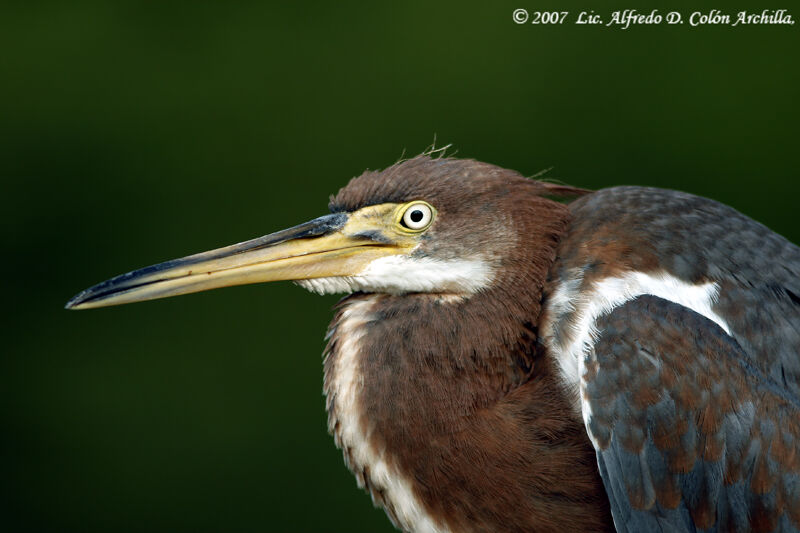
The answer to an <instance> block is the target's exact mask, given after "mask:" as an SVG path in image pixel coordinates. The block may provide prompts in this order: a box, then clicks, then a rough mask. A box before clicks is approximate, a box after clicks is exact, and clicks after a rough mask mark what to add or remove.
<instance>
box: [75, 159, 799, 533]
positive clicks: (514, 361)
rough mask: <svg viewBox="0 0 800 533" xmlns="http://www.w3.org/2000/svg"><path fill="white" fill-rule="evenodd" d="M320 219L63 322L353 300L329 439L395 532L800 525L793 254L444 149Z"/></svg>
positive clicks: (340, 328)
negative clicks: (125, 307) (144, 310)
mask: <svg viewBox="0 0 800 533" xmlns="http://www.w3.org/2000/svg"><path fill="white" fill-rule="evenodd" d="M329 208H330V213H329V214H325V215H323V216H320V217H319V218H316V219H314V220H311V221H309V222H305V223H303V224H300V225H297V226H294V227H291V228H289V229H285V230H282V231H278V232H277V233H272V234H269V235H266V236H263V237H259V238H256V239H253V240H249V241H245V242H241V243H239V244H234V245H232V246H228V247H224V248H219V249H215V250H211V251H208V252H204V253H200V254H196V255H191V256H188V257H184V258H181V259H176V260H172V261H167V262H165V263H161V264H158V265H154V266H150V267H146V268H142V269H140V270H135V271H133V272H129V273H127V274H123V275H120V276H117V277H114V278H111V279H109V280H108V281H105V282H103V283H100V284H98V285H95V286H93V287H91V288H89V289H87V290H85V291H83V292H81V293H79V294H78V295H76V296H75V297H74V298H73V299H72V300H70V301H69V303H68V304H67V308H69V309H89V308H96V307H103V306H110V305H117V304H125V303H130V302H138V301H143V300H150V299H155V298H164V297H168V296H175V295H179V294H185V293H191V292H197V291H204V290H207V289H214V288H218V287H225V286H231V285H240V284H248V283H257V282H268V281H279V280H290V281H293V282H295V283H297V284H298V285H300V286H301V287H304V288H306V289H309V290H311V291H314V292H317V293H322V294H327V293H344V294H345V296H344V297H343V299H342V300H341V301H340V302H339V303H338V304H337V307H336V309H335V316H334V318H333V321H332V322H331V324H330V327H329V331H328V344H327V347H326V349H325V354H324V385H323V389H324V393H325V396H326V409H327V414H328V427H329V430H330V432H331V434H332V435H333V437H334V440H335V443H336V445H337V446H338V447H339V448H340V449H341V450H342V452H343V455H344V461H345V463H346V465H347V467H348V468H349V469H350V470H351V471H352V473H353V474H354V475H355V477H356V480H357V482H358V485H359V486H361V487H362V488H364V489H366V491H367V492H368V493H369V494H370V495H371V497H372V500H373V502H374V503H375V505H377V506H380V507H382V508H383V509H384V510H385V512H386V513H387V515H388V517H389V518H390V519H391V521H392V522H393V524H394V525H395V526H396V527H397V528H398V529H401V530H404V531H413V532H447V531H453V532H455V531H459V532H461V531H464V532H470V531H475V532H478V531H520V532H521V531H613V530H616V531H651V530H659V531H698V530H703V531H798V530H800V444H799V443H800V427H799V426H800V416H798V415H800V400H799V398H800V357H798V353H799V352H800V313H799V312H798V306H799V305H800V249H798V247H797V246H795V245H794V244H792V243H791V242H789V241H788V240H787V239H785V238H784V237H782V236H780V235H778V234H776V233H774V232H772V231H771V230H769V229H768V228H766V227H765V226H763V225H761V224H759V223H757V222H755V221H753V220H751V219H749V218H748V217H746V216H744V215H743V214H740V213H739V212H737V211H736V210H734V209H733V208H731V207H728V206H725V205H723V204H721V203H718V202H716V201H714V200H711V199H705V198H701V197H698V196H694V195H691V194H687V193H683V192H677V191H670V190H663V189H656V188H647V187H635V186H624V187H612V188H608V189H601V190H598V191H594V192H592V191H588V190H584V189H580V188H576V187H571V186H568V185H561V184H555V183H549V182H545V181H540V180H537V179H532V178H526V177H524V176H522V175H521V174H519V173H517V172H515V171H513V170H508V169H504V168H501V167H498V166H495V165H492V164H488V163H482V162H479V161H476V160H472V159H457V158H453V157H447V156H440V157H433V156H432V155H431V154H427V155H425V154H424V155H421V156H417V157H414V158H410V159H407V160H402V161H400V162H398V163H396V164H394V165H392V166H389V167H387V168H386V169H384V170H382V171H366V172H364V173H363V174H361V175H360V176H357V177H355V178H353V179H352V180H350V182H349V183H348V184H347V185H346V186H345V187H343V188H342V189H341V190H340V191H339V192H338V194H336V195H335V196H332V197H331V201H330V204H329Z"/></svg>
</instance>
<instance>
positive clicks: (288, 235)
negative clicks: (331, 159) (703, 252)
mask: <svg viewBox="0 0 800 533" xmlns="http://www.w3.org/2000/svg"><path fill="white" fill-rule="evenodd" d="M376 215H378V217H379V218H382V217H381V216H380V214H377V213H372V214H371V216H367V217H365V216H364V215H362V216H354V215H348V214H346V213H336V214H332V215H326V216H322V217H319V218H316V219H314V220H311V221H309V222H306V223H304V224H300V225H299V226H295V227H293V228H289V229H285V230H283V231H279V232H277V233H272V234H270V235H265V236H263V237H259V238H257V239H253V240H250V241H246V242H242V243H239V244H234V245H232V246H227V247H224V248H218V249H216V250H211V251H208V252H203V253H200V254H195V255H190V256H188V257H184V258H181V259H175V260H172V261H167V262H165V263H160V264H157V265H153V266H149V267H145V268H142V269H139V270H134V271H133V272H128V273H127V274H122V275H121V276H117V277H114V278H111V279H109V280H108V281H104V282H103V283H100V284H98V285H95V286H94V287H90V288H89V289H86V290H85V291H83V292H81V293H79V294H77V295H76V296H75V297H74V298H72V299H71V300H70V301H69V302H67V305H66V308H67V309H91V308H94V307H105V306H110V305H119V304H125V303H131V302H140V301H144V300H153V299H156V298H166V297H168V296H176V295H179V294H188V293H192V292H199V291H205V290H208V289H215V288H219V287H228V286H232V285H244V284H248V283H258V282H264V281H279V280H302V279H312V278H321V277H331V276H350V275H355V274H357V273H358V272H360V271H361V270H362V269H363V268H364V267H365V266H366V264H368V263H369V262H371V261H372V260H374V259H377V258H379V257H384V256H386V255H394V254H398V253H402V252H403V251H405V250H406V249H407V248H405V247H403V246H395V245H392V244H390V243H387V242H386V241H385V240H383V239H381V240H374V235H375V234H376V233H375V232H374V231H372V232H370V231H364V229H365V228H364V225H365V224H364V223H365V219H366V220H367V221H368V222H371V224H369V225H370V226H373V227H374V222H375V216H376Z"/></svg>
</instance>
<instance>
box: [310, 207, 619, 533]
mask: <svg viewBox="0 0 800 533" xmlns="http://www.w3.org/2000/svg"><path fill="white" fill-rule="evenodd" d="M542 202H546V201H544V200H542ZM539 205H540V206H542V205H543V206H545V207H547V209H548V210H549V211H548V213H546V214H547V215H549V216H548V217H544V218H542V217H541V215H542V213H541V209H540V211H539V212H538V213H537V215H539V217H538V218H537V219H535V220H537V224H536V226H535V227H532V228H524V227H523V228H522V229H523V230H529V231H531V233H527V235H537V236H538V237H537V238H525V239H520V241H521V242H524V243H526V245H525V246H520V247H518V248H516V249H515V250H514V251H513V253H510V254H509V255H508V256H507V257H506V258H505V260H504V262H503V263H502V264H501V265H500V268H499V269H498V272H499V274H498V276H497V277H496V279H495V282H494V283H493V285H492V286H491V287H490V288H489V289H488V290H486V291H482V292H479V293H477V294H473V295H472V296H470V297H468V298H464V299H455V298H447V297H442V296H440V295H436V294H409V295H403V296H393V295H386V294H382V295H376V294H358V295H353V296H350V297H348V298H345V299H344V300H343V301H342V303H341V305H340V308H339V311H338V313H337V315H336V317H335V319H334V321H333V323H332V327H331V339H330V343H329V346H328V350H327V355H326V361H325V393H326V396H327V399H328V412H329V424H330V429H331V432H332V433H333V434H334V436H335V439H336V442H337V445H339V446H340V447H341V448H342V449H343V451H344V454H345V460H346V462H347V464H348V466H349V467H350V469H351V470H353V472H354V473H355V475H356V478H357V479H358V481H359V484H360V485H361V486H364V487H366V488H367V489H368V490H369V491H370V493H371V494H372V497H373V500H374V501H375V502H376V504H379V505H381V506H383V507H384V508H385V509H386V510H387V513H388V514H389V516H390V517H391V518H392V520H393V521H394V523H395V524H396V525H397V526H398V527H400V528H401V529H404V530H413V531H432V532H435V531H471V530H505V531H514V530H530V529H536V530H557V529H561V530H563V529H565V528H570V529H579V530H601V529H605V528H606V527H608V525H609V524H610V517H609V514H608V507H607V503H606V500H605V493H604V492H603V489H602V484H601V482H600V479H599V476H598V475H597V467H596V462H595V458H594V453H593V450H592V448H591V446H590V444H589V442H588V439H587V437H586V434H585V431H584V429H583V426H582V424H581V421H580V419H579V418H576V417H575V415H574V413H573V412H572V410H571V409H570V407H569V404H568V401H567V399H566V398H567V396H566V394H565V392H564V391H563V390H562V387H561V384H560V382H559V378H558V377H557V373H556V372H555V371H554V369H553V368H552V366H551V363H550V361H549V360H548V358H547V356H546V354H543V353H541V350H540V349H538V348H537V343H536V339H537V328H536V324H537V321H538V317H539V313H540V304H541V297H542V285H543V283H544V281H545V279H546V272H547V269H548V268H549V267H550V265H551V264H552V262H553V261H554V259H555V248H556V246H557V243H558V239H559V236H560V234H561V232H563V230H564V227H565V225H566V222H567V211H566V209H565V208H564V207H563V206H560V205H559V204H555V203H552V202H547V203H541V204H539ZM526 220H527V219H526ZM543 220H544V221H543ZM534 231H535V233H534Z"/></svg>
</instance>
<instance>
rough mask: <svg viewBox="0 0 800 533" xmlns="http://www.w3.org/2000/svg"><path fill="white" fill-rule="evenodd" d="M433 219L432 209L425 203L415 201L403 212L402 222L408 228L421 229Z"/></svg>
mask: <svg viewBox="0 0 800 533" xmlns="http://www.w3.org/2000/svg"><path fill="white" fill-rule="evenodd" d="M432 220H433V209H431V206H429V205H428V204H426V203H423V202H415V203H413V204H411V205H410V206H408V208H407V209H406V211H405V213H403V218H402V224H403V226H405V227H407V228H408V229H412V230H421V229H425V228H427V227H428V226H429V225H430V224H431V221H432Z"/></svg>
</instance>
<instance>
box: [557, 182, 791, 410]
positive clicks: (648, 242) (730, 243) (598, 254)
mask: <svg viewBox="0 0 800 533" xmlns="http://www.w3.org/2000/svg"><path fill="white" fill-rule="evenodd" d="M570 210H571V212H572V215H573V221H572V224H571V226H570V229H569V231H568V232H567V236H566V239H565V240H564V241H563V242H562V245H561V246H560V257H559V260H558V262H557V263H556V265H555V267H554V268H555V271H556V272H555V275H556V276H557V277H559V278H560V279H567V278H569V277H570V276H572V275H574V274H575V272H576V269H577V271H580V275H581V276H582V279H583V280H584V281H586V280H587V279H601V278H602V277H606V276H613V275H617V274H619V273H620V272H621V271H622V270H633V271H640V272H659V271H663V272H666V273H668V274H670V275H672V276H674V277H675V278H678V279H680V280H682V281H685V282H686V283H689V284H701V283H703V282H709V281H710V282H714V283H716V284H717V286H718V289H717V294H716V302H715V303H713V305H712V308H713V310H714V311H715V312H716V313H717V314H718V315H719V316H720V317H721V318H722V319H723V320H724V321H725V323H727V325H728V327H729V329H730V333H731V336H732V337H734V338H735V339H736V341H737V342H738V343H739V344H740V345H741V347H742V349H743V351H744V353H745V354H746V355H747V356H748V357H749V358H750V360H751V362H752V363H753V364H754V365H755V366H756V367H758V368H759V369H760V370H761V371H763V372H764V373H766V374H767V375H769V376H770V377H771V378H772V379H773V380H775V381H776V382H777V383H780V384H783V386H785V387H786V388H787V389H788V390H789V391H791V392H792V393H793V394H794V395H800V248H798V247H797V246H796V245H794V244H792V243H791V242H789V241H788V240H787V239H785V238H784V237H782V236H780V235H778V234H776V233H775V232H773V231H771V230H770V229H769V228H767V227H766V226H764V225H763V224H760V223H758V222H756V221H754V220H752V219H750V218H748V217H747V216H745V215H743V214H741V213H739V212H738V211H736V210H735V209H733V208H731V207H728V206H726V205H723V204H721V203H719V202H716V201H714V200H709V199H707V198H702V197H698V196H694V195H691V194H687V193H682V192H677V191H669V190H663V189H655V188H646V187H614V188H610V189H604V190H601V191H598V192H595V193H593V194H590V195H587V196H585V197H583V198H580V199H578V200H576V201H575V202H573V203H572V204H570Z"/></svg>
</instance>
